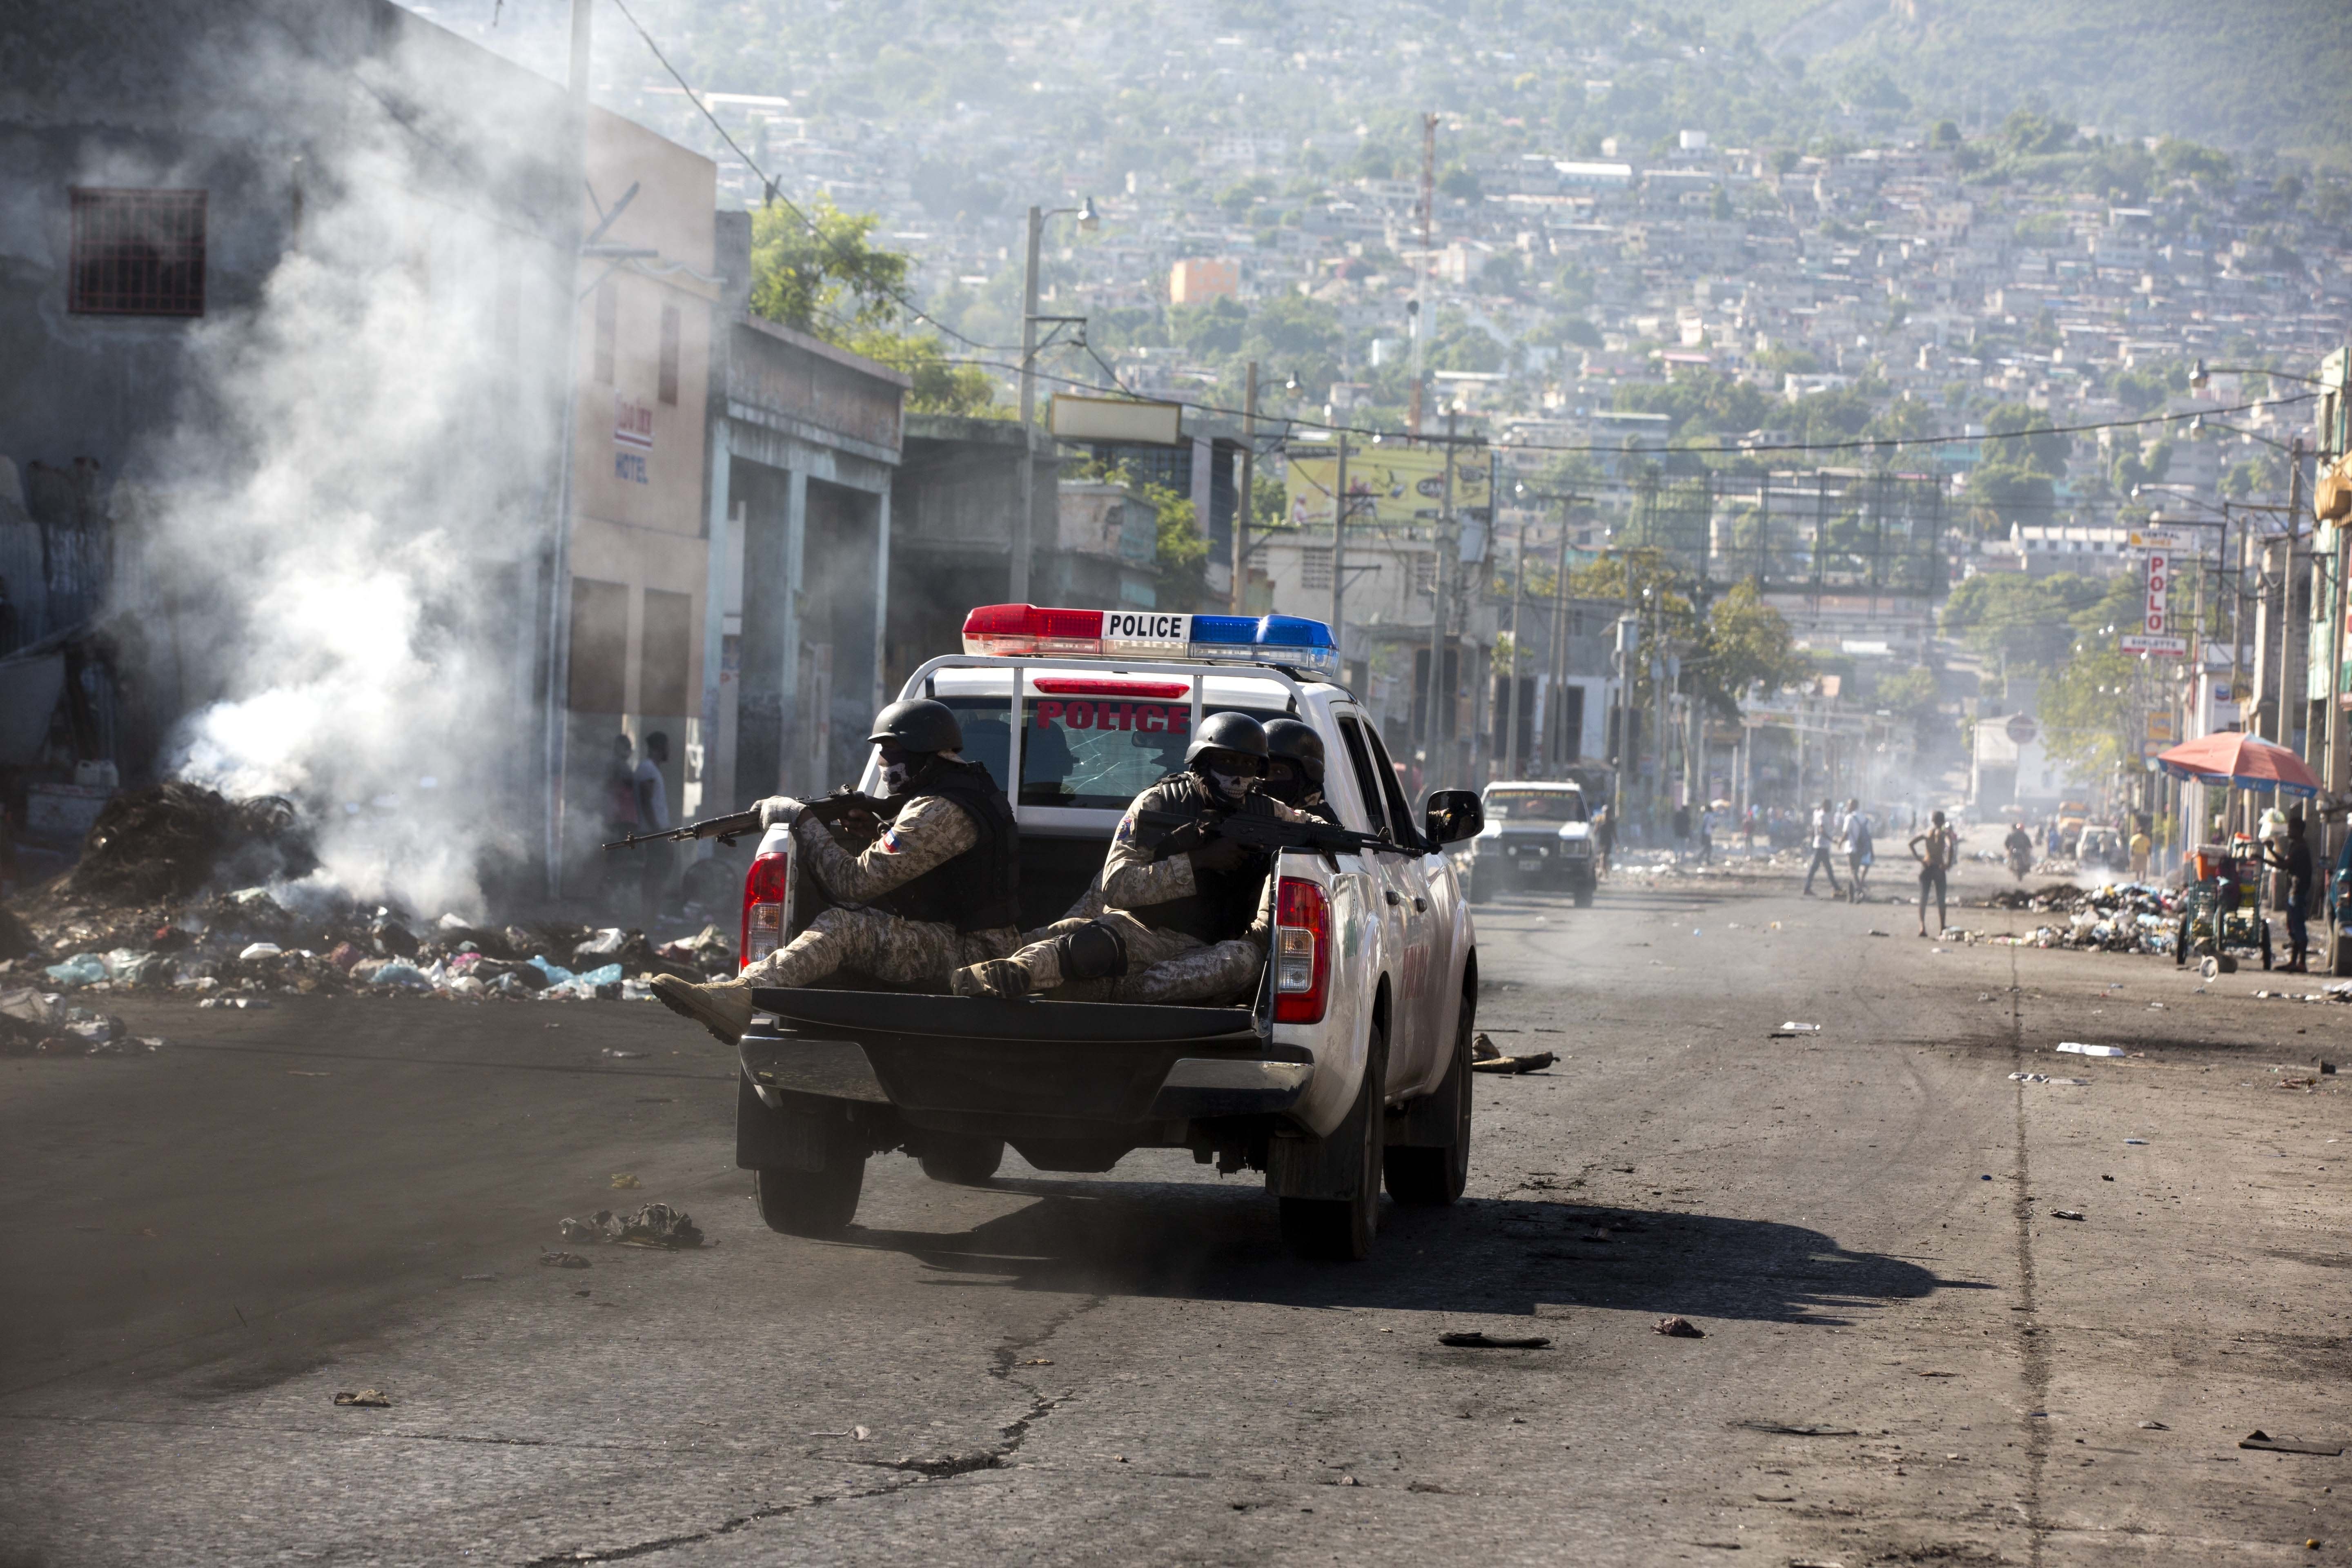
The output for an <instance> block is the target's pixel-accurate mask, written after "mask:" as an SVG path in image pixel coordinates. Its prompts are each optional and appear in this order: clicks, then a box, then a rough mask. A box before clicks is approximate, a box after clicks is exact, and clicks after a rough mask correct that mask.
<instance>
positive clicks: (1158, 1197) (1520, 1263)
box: [835, 1178, 1990, 1325]
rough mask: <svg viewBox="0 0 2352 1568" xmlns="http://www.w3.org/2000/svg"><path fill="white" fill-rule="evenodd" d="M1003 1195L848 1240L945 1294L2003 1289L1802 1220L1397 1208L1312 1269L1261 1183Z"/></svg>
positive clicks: (1460, 1297)
mask: <svg viewBox="0 0 2352 1568" xmlns="http://www.w3.org/2000/svg"><path fill="white" fill-rule="evenodd" d="M990 1185H991V1186H992V1187H993V1188H994V1189H995V1190H997V1191H1001V1192H1015V1193H1030V1194H1035V1196H1036V1198H1037V1201H1036V1202H1034V1203H1033V1204H1031V1205H1027V1206H1025V1207H1024V1208H1022V1209H1020V1210H1018V1211H1016V1212H1015V1213H1013V1214H1009V1215H1003V1216H1001V1217H999V1218H996V1219H992V1220H990V1221H987V1222H985V1223H983V1224H982V1225H979V1226H973V1227H972V1228H971V1229H970V1230H967V1231H962V1232H958V1233H953V1234H948V1233H929V1232H922V1231H914V1230H889V1229H878V1228H866V1227H863V1226H860V1227H856V1228H853V1229H852V1230H851V1231H850V1232H849V1233H848V1234H847V1235H846V1236H845V1237H843V1238H842V1239H841V1241H839V1242H838V1243H836V1244H835V1245H839V1246H845V1247H867V1248H875V1249H880V1250H887V1251H894V1252H901V1253H904V1254H907V1255H908V1256H910V1257H912V1258H917V1259H919V1261H920V1262H921V1263H922V1264H923V1266H924V1267H925V1268H927V1269H928V1270H929V1271H930V1283H933V1284H936V1285H953V1286H965V1287H985V1288H994V1289H1019V1290H1052V1291H1057V1292H1073V1291H1076V1292H1087V1293H1095V1294H1106V1295H1131V1296H1160V1297H1190V1298H1195V1299H1200V1300H1247V1301H1259V1302H1267V1303H1274V1304H1279V1305H1287V1306H1311V1307H1339V1308H1366V1309H1395V1310H1418V1311H1446V1312H1478V1313H1489V1314H1496V1315H1503V1316H1512V1315H1528V1314H1532V1313H1533V1312H1534V1311H1535V1310H1536V1309H1537V1307H1538V1305H1539V1304H1540V1305H1547V1306H1557V1305H1562V1304H1569V1305H1577V1306H1586V1307H1601V1308H1613V1309H1624V1310H1634V1311H1642V1312H1655V1313H1660V1314H1664V1313H1683V1314H1685V1315H1690V1314H1698V1315H1704V1316H1707V1317H1712V1318H1723V1319H1746V1320H1752V1321H1767V1322H1804V1323H1817V1324H1832V1325H1840V1324H1846V1323H1850V1322H1853V1321H1857V1315H1858V1314H1864V1313H1867V1312H1869V1311H1871V1310H1874V1309H1878V1308H1882V1307H1885V1306H1889V1305H1891V1304H1893V1303H1895V1302H1898V1301H1908V1300H1918V1299H1920V1298H1922V1297H1926V1296H1928V1295H1931V1294H1933V1293H1934V1292H1935V1291H1937V1290H1938V1289H1990V1286H1988V1285H1987V1284H1985V1283H1984V1282H1982V1281H1978V1280H1968V1279H1943V1278H1941V1277H1939V1276H1938V1275H1937V1274H1936V1273H1935V1272H1934V1271H1933V1270H1932V1269H1929V1268H1925V1267H1922V1266H1921V1265H1920V1264H1918V1263H1916V1262H1913V1261H1910V1260H1907V1259H1905V1258H1894V1257H1888V1256H1885V1255H1883V1254H1878V1253H1869V1252H1854V1251H1849V1250H1848V1249H1846V1248H1844V1247H1841V1246H1839V1245H1838V1243H1837V1241H1836V1240H1835V1239H1834V1238H1833V1237H1829V1236H1827V1235H1824V1234H1823V1233H1822V1232H1821V1231H1818V1230H1812V1229H1809V1228H1807V1227H1805V1226H1796V1225H1783V1224H1779V1223H1776V1222H1772V1221H1762V1220H1749V1219H1734V1218H1729V1217H1727V1216H1724V1215H1706V1214H1689V1213H1681V1212H1675V1211H1671V1210H1660V1211H1654V1210H1644V1209H1633V1208H1605V1207H1592V1206H1586V1205H1575V1204H1568V1203H1553V1202H1545V1201H1541V1200H1534V1199H1525V1198H1516V1197H1514V1198H1500V1199H1475V1200H1465V1201H1464V1202H1463V1203H1461V1204H1458V1205H1454V1206H1452V1207H1448V1208H1442V1209H1412V1208H1402V1207H1400V1206H1398V1205H1393V1204H1391V1203H1389V1202H1387V1201H1386V1200H1385V1199H1384V1200H1383V1201H1382V1205H1381V1209H1382V1213H1381V1237H1380V1244H1379V1246H1378V1247H1377V1248H1376V1249H1375V1251H1374V1253H1373V1255H1372V1257H1371V1258H1370V1259H1369V1260H1367V1261H1365V1262H1363V1263H1357V1264H1316V1263H1302V1262H1299V1261H1297V1260H1295V1259H1293V1258H1290V1257H1289V1256H1288V1255H1287V1253H1286V1251H1285V1250H1284V1248H1283V1245H1282V1241H1281V1237H1280V1235H1279V1234H1278V1231H1277V1227H1276V1207H1275V1205H1274V1204H1273V1203H1272V1202H1271V1201H1270V1200H1268V1199H1267V1198H1266V1197H1265V1194H1264V1193H1263V1191H1261V1190H1256V1189H1255V1186H1254V1185H1253V1186H1252V1187H1251V1188H1247V1189H1245V1188H1243V1187H1240V1186H1239V1185H1234V1186H1228V1187H1225V1188H1223V1189H1220V1188H1217V1187H1213V1186H1210V1185H1208V1184H1204V1183H1202V1184H1193V1183H1175V1182H1170V1183H1150V1182H1110V1181H1097V1182H1088V1181H1082V1180H1081V1181H1034V1180H1028V1179H1024V1178H1007V1179H1002V1180H999V1181H996V1182H993V1183H992V1184H990Z"/></svg>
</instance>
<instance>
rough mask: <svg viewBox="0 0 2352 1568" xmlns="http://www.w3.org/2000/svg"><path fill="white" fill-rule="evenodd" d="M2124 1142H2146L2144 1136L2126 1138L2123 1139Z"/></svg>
mask: <svg viewBox="0 0 2352 1568" xmlns="http://www.w3.org/2000/svg"><path fill="white" fill-rule="evenodd" d="M2124 1142H2126V1143H2139V1144H2145V1143H2147V1139H2145V1138H2126V1139H2125V1140H2124Z"/></svg>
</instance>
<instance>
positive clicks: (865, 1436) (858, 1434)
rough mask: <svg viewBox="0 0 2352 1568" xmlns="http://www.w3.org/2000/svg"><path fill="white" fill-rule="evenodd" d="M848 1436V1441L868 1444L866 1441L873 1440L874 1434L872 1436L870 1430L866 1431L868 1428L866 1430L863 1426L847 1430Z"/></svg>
mask: <svg viewBox="0 0 2352 1568" xmlns="http://www.w3.org/2000/svg"><path fill="white" fill-rule="evenodd" d="M849 1436H850V1440H851V1441H852V1442H855V1443H864V1442H868V1441H870V1440H871V1439H872V1438H873V1436H874V1434H873V1432H872V1431H871V1430H870V1429H868V1428H866V1427H864V1426H852V1427H851V1428H850V1429H849Z"/></svg>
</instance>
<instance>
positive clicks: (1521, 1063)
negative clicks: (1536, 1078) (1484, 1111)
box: [1470, 1051, 1559, 1073]
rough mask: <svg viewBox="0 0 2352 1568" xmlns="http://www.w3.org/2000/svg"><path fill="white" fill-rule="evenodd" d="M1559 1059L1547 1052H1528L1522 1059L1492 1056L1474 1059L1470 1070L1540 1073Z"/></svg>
mask: <svg viewBox="0 0 2352 1568" xmlns="http://www.w3.org/2000/svg"><path fill="white" fill-rule="evenodd" d="M1558 1060H1559V1058H1558V1057H1556V1056H1554V1055H1553V1054H1552V1053H1551V1052H1549V1051H1530V1052H1528V1054H1527V1055H1526V1056H1523V1057H1505V1056H1494V1057H1488V1058H1486V1059H1485V1060H1484V1061H1480V1060H1477V1059H1476V1058H1473V1059H1472V1061H1471V1063H1470V1070H1471V1071H1472V1072H1503V1073H1522V1072H1541V1071H1542V1070H1543V1069H1544V1068H1548V1067H1549V1066H1551V1065H1552V1063H1554V1062H1556V1061H1558Z"/></svg>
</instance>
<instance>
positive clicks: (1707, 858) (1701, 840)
mask: <svg viewBox="0 0 2352 1568" xmlns="http://www.w3.org/2000/svg"><path fill="white" fill-rule="evenodd" d="M1716 820H1717V818H1716V815H1715V807H1713V806H1711V805H1710V806H1708V807H1707V808H1706V810H1704V811H1702V812H1700V813H1699V814H1698V863H1699V864H1700V865H1702V866H1712V865H1714V864H1715V825H1716Z"/></svg>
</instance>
